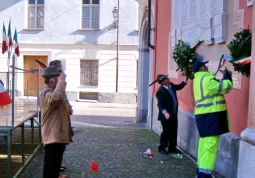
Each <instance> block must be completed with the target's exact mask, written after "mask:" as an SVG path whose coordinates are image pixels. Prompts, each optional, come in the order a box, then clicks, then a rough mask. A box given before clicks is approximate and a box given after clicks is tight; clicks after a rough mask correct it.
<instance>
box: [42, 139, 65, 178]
mask: <svg viewBox="0 0 255 178" xmlns="http://www.w3.org/2000/svg"><path fill="white" fill-rule="evenodd" d="M65 148H66V144H63V143H53V144H47V145H45V147H44V151H45V157H44V169H43V178H58V176H59V170H60V166H61V162H62V159H63V154H64V150H65Z"/></svg>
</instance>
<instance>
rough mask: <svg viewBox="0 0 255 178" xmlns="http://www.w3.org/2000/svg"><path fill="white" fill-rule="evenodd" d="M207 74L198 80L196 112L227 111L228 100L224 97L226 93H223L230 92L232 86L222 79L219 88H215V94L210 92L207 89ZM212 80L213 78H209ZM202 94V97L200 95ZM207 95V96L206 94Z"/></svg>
mask: <svg viewBox="0 0 255 178" xmlns="http://www.w3.org/2000/svg"><path fill="white" fill-rule="evenodd" d="M206 77H207V76H201V78H200V80H199V79H198V80H199V81H198V80H197V81H196V82H197V83H196V86H197V85H199V87H198V86H197V87H196V86H195V91H197V95H196V96H195V98H200V99H197V100H196V101H195V102H196V105H195V114H205V113H212V112H220V111H225V110H226V109H227V105H226V101H225V99H224V95H223V94H222V93H226V92H227V91H228V92H229V91H230V90H231V86H230V85H229V84H227V85H226V86H225V87H224V85H225V82H224V81H223V80H221V81H220V82H219V84H218V88H215V89H214V90H216V91H215V94H210V93H209V91H207V87H206V86H207V85H208V83H207V82H208V80H207V78H206ZM209 80H212V79H209ZM204 87H205V88H204ZM224 90H226V91H224ZM199 95H200V97H198V96H199ZM205 95H207V96H205Z"/></svg>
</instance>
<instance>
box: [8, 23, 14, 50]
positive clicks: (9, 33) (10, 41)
mask: <svg viewBox="0 0 255 178" xmlns="http://www.w3.org/2000/svg"><path fill="white" fill-rule="evenodd" d="M8 38H9V42H8V45H9V47H11V46H12V44H13V43H12V30H11V20H10V21H9V28H8Z"/></svg>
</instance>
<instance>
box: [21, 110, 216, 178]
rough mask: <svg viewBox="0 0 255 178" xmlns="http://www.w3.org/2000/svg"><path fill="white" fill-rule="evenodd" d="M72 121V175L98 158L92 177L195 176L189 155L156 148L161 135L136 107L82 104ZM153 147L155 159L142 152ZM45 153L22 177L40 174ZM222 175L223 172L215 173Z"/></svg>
mask: <svg viewBox="0 0 255 178" xmlns="http://www.w3.org/2000/svg"><path fill="white" fill-rule="evenodd" d="M74 114H75V116H73V117H72V125H73V126H75V127H76V128H78V132H76V133H75V136H74V142H73V143H71V144H70V145H68V146H67V150H66V152H65V154H64V160H63V165H65V166H66V167H68V169H67V170H66V171H65V173H64V174H65V175H68V176H69V178H81V177H84V175H83V173H87V172H88V170H89V164H90V163H91V162H93V161H97V162H98V165H99V168H100V173H99V174H96V173H95V174H91V175H90V176H89V177H96V178H97V177H98V178H101V177H102V178H104V177H107V178H108V177H112V178H113V177H114V178H115V177H116V178H117V177H119V178H154V177H155V178H194V177H195V171H196V165H195V164H194V163H193V162H192V161H191V160H190V159H189V158H188V157H186V156H183V159H176V158H174V157H172V156H171V155H167V156H165V155H161V154H159V153H158V152H157V144H158V142H159V136H158V134H156V133H155V132H154V131H152V130H147V129H144V125H142V124H135V109H134V108H129V109H122V108H117V109H116V108H112V109H110V108H108V109H105V108H87V107H85V108H83V107H80V108H78V109H77V107H75V110H74ZM147 148H151V149H152V152H153V154H154V156H153V158H152V159H149V158H144V157H143V155H142V153H143V152H144V151H146V149H147ZM43 160H44V153H43V150H41V151H40V152H39V153H38V154H37V155H36V156H35V158H34V160H33V161H32V162H31V163H30V164H29V165H28V167H27V168H26V170H25V172H24V173H23V175H22V176H21V177H24V178H41V177H42V170H43ZM215 177H216V178H220V176H215Z"/></svg>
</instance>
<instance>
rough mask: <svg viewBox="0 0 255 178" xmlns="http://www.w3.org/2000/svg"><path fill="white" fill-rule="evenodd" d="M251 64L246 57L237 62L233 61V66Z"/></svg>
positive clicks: (249, 58)
mask: <svg viewBox="0 0 255 178" xmlns="http://www.w3.org/2000/svg"><path fill="white" fill-rule="evenodd" d="M250 62H251V56H250V57H246V58H243V59H240V60H237V61H234V62H233V63H234V64H241V65H246V64H249V63H250Z"/></svg>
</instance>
